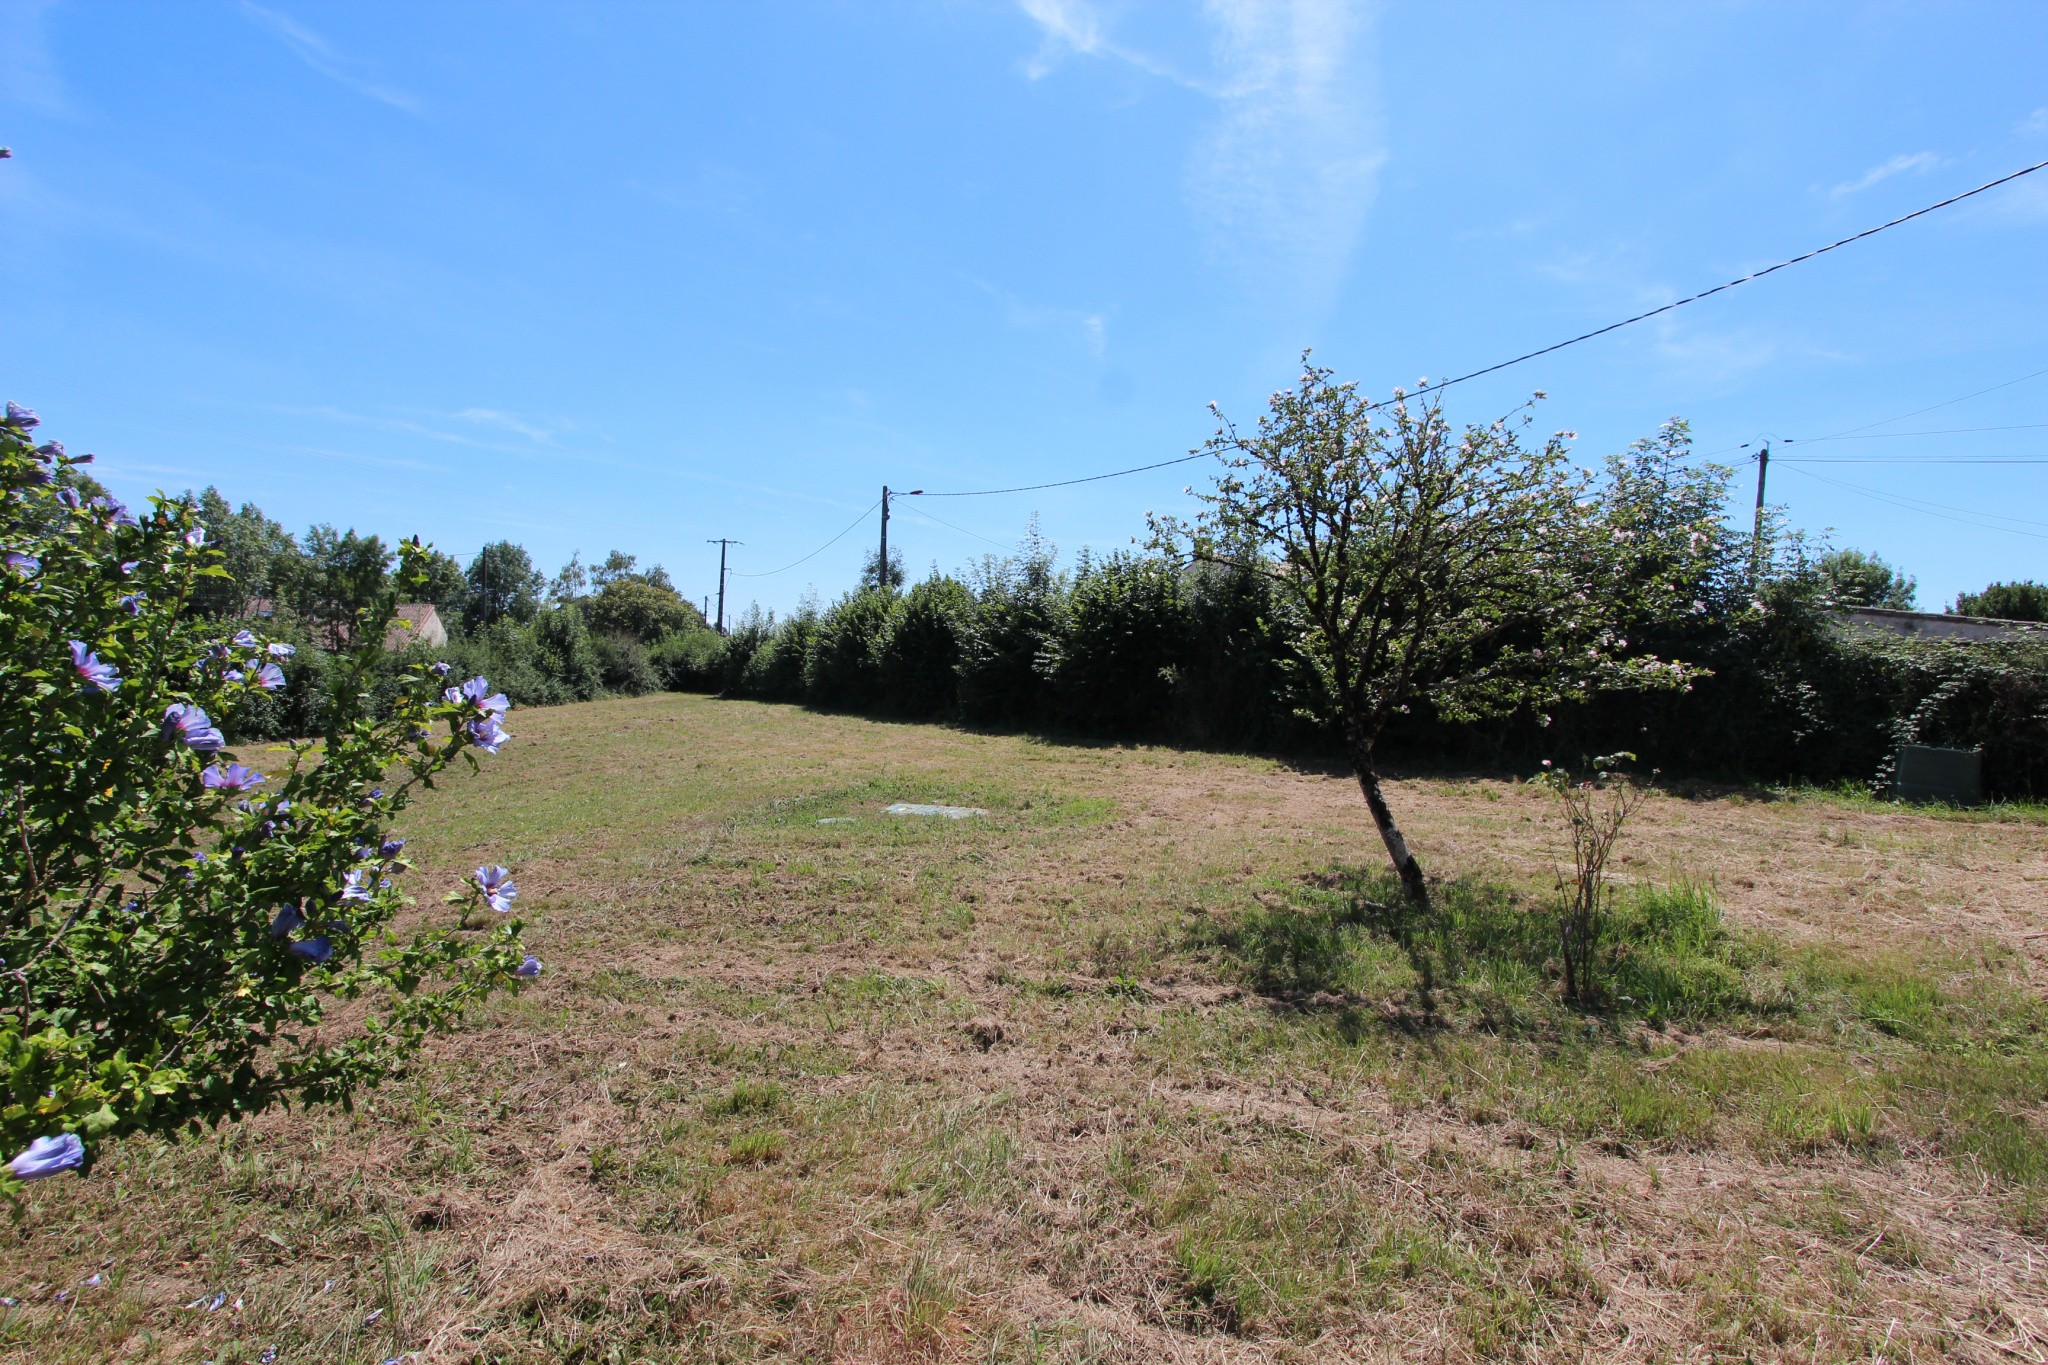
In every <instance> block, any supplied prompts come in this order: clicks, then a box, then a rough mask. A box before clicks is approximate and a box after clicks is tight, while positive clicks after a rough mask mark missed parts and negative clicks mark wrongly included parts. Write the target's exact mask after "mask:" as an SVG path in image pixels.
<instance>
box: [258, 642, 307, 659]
mask: <svg viewBox="0 0 2048 1365" xmlns="http://www.w3.org/2000/svg"><path fill="white" fill-rule="evenodd" d="M265 648H266V649H267V650H268V651H269V653H270V657H271V658H273V659H289V658H291V657H292V655H294V654H296V653H298V652H299V651H298V650H296V649H293V648H292V647H291V646H290V645H288V644H284V643H282V642H281V641H278V642H273V643H271V644H269V645H267V646H265Z"/></svg>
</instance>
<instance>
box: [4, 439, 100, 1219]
mask: <svg viewBox="0 0 2048 1365" xmlns="http://www.w3.org/2000/svg"><path fill="white" fill-rule="evenodd" d="M7 406H8V408H9V409H10V410H11V409H12V408H13V407H14V404H12V403H9V404H8V405H7ZM9 415H10V416H11V415H12V413H11V411H10V414H9ZM84 1161H85V1144H84V1143H83V1142H81V1141H80V1140H79V1137H78V1134H76V1133H55V1134H52V1135H51V1136H49V1137H39V1138H37V1139H36V1140H35V1141H34V1142H31V1143H30V1144H29V1145H28V1150H26V1151H24V1152H23V1153H21V1155H19V1156H17V1157H15V1158H14V1160H12V1161H10V1162H8V1163H7V1169H8V1170H10V1171H12V1172H13V1173H14V1178H15V1179H16V1180H19V1181H23V1182H24V1183H25V1182H27V1181H30V1180H45V1179H48V1178H49V1177H50V1176H53V1175H58V1174H60V1173H62V1172H64V1171H75V1170H77V1169H78V1168H79V1166H80V1165H81V1164H83V1163H84Z"/></svg>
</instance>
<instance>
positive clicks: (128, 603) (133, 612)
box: [121, 592, 149, 616]
mask: <svg viewBox="0 0 2048 1365" xmlns="http://www.w3.org/2000/svg"><path fill="white" fill-rule="evenodd" d="M147 596H149V594H148V593H145V592H130V593H123V594H122V595H121V610H122V611H125V612H127V613H128V614H129V615H130V616H140V615H142V599H143V598H145V597H147Z"/></svg>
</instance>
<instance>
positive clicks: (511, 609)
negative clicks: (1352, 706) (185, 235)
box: [69, 421, 2048, 794]
mask: <svg viewBox="0 0 2048 1365" xmlns="http://www.w3.org/2000/svg"><path fill="white" fill-rule="evenodd" d="M1690 450H1691V448H1690V436H1689V433H1688V431H1687V430H1686V427H1685V424H1684V423H1683V422H1678V421H1674V422H1673V423H1671V424H1669V425H1667V427H1666V428H1665V429H1664V430H1663V431H1662V432H1661V433H1660V434H1659V435H1658V436H1657V437H1655V438H1652V439H1650V440H1646V441H1643V442H1639V443H1637V445H1636V446H1635V447H1633V448H1632V449H1631V450H1630V451H1629V452H1627V453H1625V454H1624V455H1622V456H1618V457H1615V458H1614V459H1613V460H1610V461H1609V462H1608V466H1607V471H1606V475H1605V478H1604V481H1603V482H1602V484H1601V493H1600V496H1601V497H1602V498H1604V499H1606V500H1608V501H1609V502H1610V503H1611V504H1612V507H1613V509H1614V513H1615V515H1617V516H1622V517H1624V518H1626V517H1634V518H1636V519H1637V520H1638V521H1641V520H1643V519H1644V518H1651V517H1656V516H1661V517H1665V518H1667V519H1668V518H1670V517H1672V516H1683V517H1686V518H1690V519H1691V521H1690V522H1689V523H1688V524H1692V525H1696V526H1700V527H1705V528H1707V530H1706V535H1707V538H1708V541H1709V542H1710V543H1708V544H1705V545H1703V546H1700V547H1699V548H1698V551H1697V554H1696V556H1695V558H1696V563H1695V566H1694V568H1693V569H1691V570H1689V571H1688V572H1690V573H1692V575H1693V578H1692V586H1691V587H1690V588H1689V589H1688V592H1689V594H1690V599H1689V600H1690V601H1691V603H1692V608H1691V609H1689V610H1687V611H1685V612H1683V613H1681V614H1680V619H1666V620H1639V621H1637V622H1636V623H1635V625H1634V627H1633V628H1632V629H1631V631H1630V638H1631V639H1632V641H1633V645H1632V648H1633V650H1635V651H1640V652H1643V653H1645V654H1647V653H1650V652H1655V653H1657V654H1659V655H1661V656H1662V657H1664V658H1671V659H1685V660H1688V661H1690V662H1691V663H1694V664H1697V665H1698V666H1699V667H1700V668H1701V669H1702V670H1703V671H1704V676H1702V677H1701V678H1699V679H1698V680H1697V681H1696V682H1695V684H1694V685H1693V686H1692V687H1691V688H1690V689H1689V690H1686V691H1683V692H1672V693H1658V694H1630V693H1620V694H1611V695H1595V696H1588V697H1587V698H1585V699H1584V700H1583V701H1580V702H1576V703H1573V704H1569V705H1563V706H1558V707H1555V708H1550V709H1548V710H1547V711H1543V712H1538V711H1535V710H1528V709H1525V710H1523V711H1520V712H1517V713H1515V714H1512V715H1508V716H1505V717H1496V718H1492V719H1489V720H1487V721H1484V722H1462V723H1452V722H1449V721H1446V720H1444V719H1442V718H1441V717H1437V716H1434V715H1432V714H1429V709H1428V708H1427V707H1421V708H1416V709H1415V710H1414V711H1413V712H1412V713H1408V714H1403V715H1401V716H1399V717H1397V718H1396V719H1395V720H1394V721H1393V722H1392V723H1391V724H1390V726H1389V727H1388V733H1387V735H1386V739H1385V744H1384V747H1385V749H1386V751H1387V752H1388V753H1389V754H1391V755H1393V756H1395V757H1396V758H1397V759H1400V760H1406V761H1416V760H1423V759H1433V760H1439V761H1453V762H1467V763H1481V764H1503V763H1521V762H1526V761H1533V760H1534V758H1535V757H1541V756H1552V755H1557V756H1560V757H1570V758H1576V757H1578V756H1580V755H1584V754H1594V753H1607V752H1612V751H1615V750H1620V749H1627V750H1630V751H1632V752H1636V753H1638V754H1640V755H1641V756H1642V759H1643V761H1644V762H1645V763H1646V764H1656V765H1658V766H1662V767H1664V768H1665V769H1667V770H1670V771H1674V772H1686V773H1694V774H1700V775H1716V776H1729V777H1754V778H1765V779H1773V780H1776V779H1788V778H1791V779H1808V780H1816V781H1837V780H1843V779H1852V780H1858V781H1870V782H1872V783H1881V782H1882V781H1883V779H1884V777H1885V776H1886V773H1887V771H1888V769H1887V762H1888V755H1890V754H1891V753H1892V752H1893V751H1894V750H1895V748H1896V745H1897V743H1899V742H1900V741H1901V740H1904V739H1917V740H1924V741H1927V742H1936V743H1955V744H1982V745H1983V746H1984V747H1985V748H1986V752H1987V767H1986V780H1987V784H1988V786H1989V787H1990V789H1991V790H1993V791H1996V792H2002V793H2006V794H2023V793H2041V792H2048V645H2043V644H2041V643H2040V642H2032V643H2029V642H2021V643H2018V644H2015V645H2011V646H1985V645H1981V644H1978V645H1970V646H1954V645H1938V644H1931V643H1928V642H1920V641H1902V640H1898V639H1891V638H1877V637H1873V636H1864V635H1857V636H1851V635H1845V634H1844V633H1843V632H1841V631H1840V630H1838V629H1836V628H1835V627H1834V624H1833V622H1832V618H1831V613H1832V611H1833V610H1835V609H1837V608H1841V607H1847V606H1884V607H1894V608H1910V607H1911V606H1912V605H1913V601H1914V595H1915V585H1914V583H1913V580H1912V579H1911V578H1910V577H1908V576H1906V575H1905V574H1904V573H1902V572H1901V571H1899V570H1898V569H1896V568H1894V567H1893V566H1892V565H1890V564H1888V563H1886V562H1885V561H1884V560H1883V559H1882V558H1880V557H1879V556H1877V555H1875V554H1869V553H1865V552H1861V551H1857V550H1849V549H1831V548H1828V547H1825V546H1817V545H1813V544H1810V543H1809V542H1808V541H1807V539H1806V538H1805V537H1803V536H1801V535H1800V534H1798V533H1796V532H1793V531H1790V530H1788V529H1787V528H1786V527H1785V526H1784V525H1783V524H1782V522H1781V521H1779V520H1777V519H1775V518H1769V519H1767V523H1768V524H1767V529H1766V533H1765V541H1764V543H1763V544H1762V545H1758V544H1757V543H1756V542H1755V540H1754V539H1753V538H1752V537H1751V536H1750V535H1749V533H1748V532H1747V531H1746V530H1738V529H1736V527H1737V525H1738V522H1737V520H1736V519H1735V518H1734V517H1733V516H1732V515H1731V512H1732V511H1733V506H1732V503H1733V499H1732V497H1731V492H1732V489H1731V481H1732V476H1733V471H1732V470H1729V469H1727V468H1725V467H1720V466H1714V465H1701V466H1698V467H1694V466H1693V465H1692V464H1691V462H1690V458H1689V457H1690ZM69 477H70V478H71V479H72V480H73V481H74V482H76V483H78V484H79V485H80V493H81V495H82V496H94V495H97V494H99V493H102V492H104V490H102V489H99V488H98V486H97V485H96V484H92V481H91V478H90V476H89V475H87V474H84V473H83V471H77V472H75V473H72V474H71V475H70V476H69ZM87 485H90V486H87ZM188 497H189V498H190V499H191V501H192V502H193V504H194V505H195V508H196V510H197V512H198V514H199V517H200V520H201V521H202V523H203V524H204V525H205V526H206V528H207V534H208V537H209V541H210V542H211V543H212V544H214V545H216V546H218V547H219V548H220V550H221V551H222V553H223V561H222V562H223V565H224V568H225V573H224V574H223V575H222V576H221V577H218V578H214V579H211V580H209V581H207V582H206V583H204V584H203V585H201V587H200V590H199V591H198V592H197V593H195V596H194V599H193V607H194V609H195V610H196V611H197V612H198V613H199V614H201V615H203V616H205V617H207V618H211V619H215V620H227V619H236V618H244V617H249V616H252V615H257V614H260V615H262V616H264V618H265V619H266V620H267V622H268V623H269V625H270V627H271V629H272V631H273V633H276V634H278V635H279V636H280V637H281V638H286V639H291V640H293V641H296V642H298V643H299V644H301V645H302V648H301V650H300V652H299V653H298V654H297V655H295V656H294V657H293V659H292V660H291V661H290V663H289V669H290V671H291V672H292V674H293V675H294V677H293V681H294V684H295V685H294V686H293V687H291V688H289V689H284V690H283V691H282V692H281V693H280V694H279V696H278V697H277V698H275V699H272V698H265V699H262V701H261V703H260V704H258V705H255V706H253V707H251V708H250V711H249V713H248V714H247V715H246V716H245V717H244V719H243V721H242V726H243V729H244V732H245V733H244V734H243V736H242V737H243V738H249V739H255V738H281V737H285V736H290V735H304V734H310V733H312V732H313V730H314V727H315V726H316V723H317V722H316V719H315V717H316V716H317V713H318V708H317V705H316V704H315V702H314V700H313V699H314V698H317V697H318V696H319V695H320V694H321V689H322V676H323V671H324V670H325V669H326V668H327V667H328V660H329V658H330V657H331V656H332V655H333V654H334V653H336V652H337V651H339V650H342V649H344V648H346V647H347V646H348V644H349V643H350V642H349V641H348V640H347V638H346V633H347V630H348V628H349V623H351V622H352V621H354V620H355V618H356V613H357V612H358V611H359V610H360V609H361V607H362V606H363V605H365V604H366V603H368V602H371V601H374V600H375V598H376V596H377V595H378V594H379V593H380V592H382V591H383V590H384V588H385V587H386V585H387V583H388V581H389V574H390V572H391V566H392V563H393V561H394V553H393V549H392V547H391V546H388V545H387V544H386V543H385V542H384V541H383V540H382V539H381V538H380V537H378V536H376V535H374V534H363V533H361V532H358V531H357V530H355V529H353V528H350V529H348V530H337V529H336V528H334V527H332V526H329V525H316V526H314V527H311V528H310V529H309V530H308V531H307V532H306V533H305V534H304V535H303V536H294V535H293V534H291V533H290V532H288V531H287V530H285V528H284V527H283V526H282V525H280V524H279V523H278V522H276V521H274V520H273V519H271V518H269V517H267V516H266V515H265V514H264V513H263V512H262V510H261V509H260V508H258V507H256V506H254V505H253V504H249V503H244V504H243V505H242V506H240V507H239V508H236V507H234V506H233V505H232V504H230V502H229V501H228V499H227V498H226V497H225V496H223V495H222V494H221V493H220V491H219V490H218V489H216V488H212V487H209V488H206V489H204V490H202V491H201V492H199V493H197V494H192V495H188ZM1618 524H1619V523H1618ZM425 562H426V565H427V570H428V572H427V586H426V588H425V591H424V593H423V594H422V596H423V600H425V601H428V602H431V603H432V604H433V605H434V607H435V608H436V609H437V611H438V612H439V614H440V616H441V619H442V620H443V622H444V624H445V625H446V627H447V629H448V631H449V636H450V639H449V642H448V644H447V645H445V646H443V647H441V648H439V649H436V650H435V651H434V653H435V655H436V656H437V657H438V658H445V659H447V660H448V661H450V662H451V663H452V664H454V665H455V667H456V668H457V669H459V670H461V671H462V672H464V673H465V675H467V674H475V673H484V674H487V675H488V676H490V677H491V678H493V679H494V680H496V681H497V682H498V684H499V685H500V686H502V687H503V688H504V689H505V691H506V692H507V694H508V695H509V696H510V697H511V698H512V699H513V700H514V701H515V702H518V703H519V704H521V705H526V706H534V705H552V704H558V703H563V702H571V701H584V700H593V699H596V698H600V697H605V696H631V695H639V694H642V693H646V692H650V691H655V690H660V689H672V690H691V691H701V692H713V693H718V694H721V695H726V696H732V697H748V698H756V699H763V700H774V701H788V702H801V703H804V704H808V705H812V706H817V707H823V708H830V709H839V710H851V711H859V712H866V713H873V714H878V715H888V716H896V717H902V718H906V719H922V720H942V721H954V722H960V723H966V724H971V725H978V726H995V727H1026V728H1036V729H1045V730H1053V731H1059V732H1063V733H1070V734H1076V735H1087V736H1093V737H1100V738H1106V739H1118V740H1133V741H1168V742H1181V743H1193V744H1202V745H1214V746H1226V747H1233V748H1251V749H1263V750H1296V751H1301V750H1314V751H1326V752H1327V751H1332V750H1333V749H1334V748H1335V747H1336V745H1337V728H1336V717H1335V716H1334V715H1332V714H1331V713H1330V710H1329V707H1328V706H1327V704H1326V701H1325V699H1320V698H1318V696H1317V695H1316V688H1315V687H1314V686H1313V685H1312V683H1311V679H1310V678H1309V676H1308V674H1307V672H1306V671H1305V668H1304V660H1303V658H1302V656H1301V653H1300V651H1299V649H1297V648H1295V647H1294V646H1293V645H1292V644H1291V643H1290V642H1291V641H1296V640H1298V639H1299V638H1300V633H1301V623H1300V622H1299V621H1295V620H1291V619H1290V616H1289V608H1288V606H1287V604H1286V602H1285V601H1283V600H1282V598H1283V597H1284V594H1276V593H1275V592H1274V591H1273V584H1272V582H1271V581H1270V579H1266V578H1262V576H1261V575H1260V574H1259V573H1256V572H1250V571H1247V570H1246V569H1244V568H1243V567H1237V568H1233V567H1231V566H1230V565H1228V564H1226V563H1222V562H1216V561H1210V562H1197V561H1195V560H1190V559H1188V558H1187V557H1186V556H1185V555H1184V554H1182V555H1176V554H1172V553H1169V552H1168V551H1167V548H1166V547H1164V546H1163V545H1160V544H1156V543H1155V544H1154V545H1152V546H1151V547H1150V548H1146V549H1133V550H1131V551H1124V552H1118V553H1114V554H1110V555H1106V556H1097V555H1090V554H1087V553H1085V552H1084V553H1083V554H1082V555H1081V556H1080V557H1079V558H1078V559H1077V560H1076V561H1075V562H1074V563H1073V564H1072V565H1071V567H1066V568H1063V567H1062V566H1061V564H1060V560H1059V556H1058V553H1057V551H1056V549H1055V547H1054V546H1052V544H1051V543H1050V542H1049V541H1047V540H1046V539H1045V538H1044V537H1043V536H1042V535H1041V534H1040V533H1039V532H1038V529H1037V524H1036V521H1035V519H1034V521H1033V523H1032V529H1031V531H1030V532H1029V533H1028V534H1027V536H1026V538H1025V540H1024V542H1023V543H1022V544H1021V545H1020V547H1019V549H1018V551H1017V552H1016V553H1015V554H1012V555H1008V556H999V555H989V556H984V557H982V558H981V559H980V560H979V561H976V562H974V563H972V564H970V565H968V566H967V567H966V568H965V569H964V570H963V571H961V572H959V573H957V574H947V573H942V572H940V571H939V569H938V568H937V566H936V565H935V566H934V567H933V569H932V571H931V573H930V574H929V575H928V576H927V577H926V578H925V580H924V581H922V582H919V583H916V584H906V578H905V575H904V573H903V569H902V563H901V559H900V555H899V556H892V562H891V563H890V564H888V565H886V566H884V565H881V564H879V563H877V562H876V558H875V556H874V555H872V554H870V556H869V557H868V561H867V563H866V564H865V565H864V568H863V572H862V575H861V578H860V581H859V582H858V584H857V585H856V586H855V587H854V588H853V589H852V590H850V591H848V592H847V593H845V594H844V595H842V596H841V597H840V598H838V599H837V600H835V601H832V602H831V603H829V604H826V603H823V602H821V601H819V600H817V599H815V598H808V599H806V600H805V601H804V602H803V603H802V604H801V605H800V606H799V607H798V608H797V609H796V610H795V611H793V612H791V613H788V614H786V615H783V616H781V617H777V616H776V615H775V614H773V613H770V612H765V611H763V610H761V608H760V607H759V606H758V605H756V606H752V607H749V608H748V609H746V610H744V611H742V612H741V613H739V615H738V617H737V619H736V620H735V621H734V622H733V624H732V626H731V628H730V629H729V631H728V632H727V633H726V634H724V635H720V634H719V633H717V632H716V631H714V630H713V629H712V628H711V627H710V625H709V624H708V623H707V622H706V621H705V619H704V615H703V613H702V612H700V611H699V610H698V608H697V607H696V605H695V604H693V603H691V602H689V601H688V600H686V599H685V598H683V597H682V595H681V594H680V593H679V592H678V591H677V590H676V588H675V586H674V584H673V582H672V581H671V579H670V577H669V575H668V573H667V572H666V571H665V570H664V569H663V568H662V567H661V566H660V565H658V564H656V565H652V566H649V567H646V568H642V567H641V566H640V564H639V562H638V560H637V559H636V558H635V557H634V556H632V555H630V554H627V553H625V552H623V551H618V550H614V551H612V552H610V553H609V554H608V555H607V556H606V557H605V558H604V559H603V560H602V561H600V562H598V563H595V564H589V565H586V564H585V563H583V561H582V559H581V556H580V554H578V555H575V556H572V557H571V559H570V561H569V563H567V564H566V565H564V566H562V568H561V569H560V570H559V571H558V572H557V573H556V574H555V575H553V577H552V578H550V577H547V576H545V575H543V574H542V573H541V572H540V570H539V569H538V568H537V567H536V566H535V565H534V563H533V561H532V557H531V556H530V555H529V553H528V552H527V551H526V550H525V549H524V548H523V547H522V546H520V545H518V544H517V543H515V542H512V541H510V540H499V541H494V542H492V543H490V544H487V545H485V546H484V547H483V548H482V549H481V550H480V551H478V552H477V553H476V554H475V555H474V556H472V557H471V558H470V560H469V562H468V563H466V564H464V563H462V562H460V561H458V560H457V559H455V558H454V557H452V556H449V555H446V554H442V553H439V552H429V553H428V555H427V556H426V561H425ZM1948 610H1951V611H1956V612H1961V613H1963V614H1968V615H1976V616H1996V617H2003V618H2006V619H2013V620H2038V621H2048V587H2044V586H2042V585H2040V584H2036V583H2033V582H2031V581H2021V582H2014V583H1994V584H1991V585H1989V586H1987V587H1986V589H1985V590H1984V591H1983V592H1981V593H1965V594H1962V595H1960V596H1959V598H1958V599H1957V601H1956V602H1955V603H1954V605H1953V606H1951V607H1949V608H1948ZM416 648H423V647H416ZM397 662H399V660H397V659H395V660H394V663H397Z"/></svg>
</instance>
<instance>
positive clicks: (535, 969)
mask: <svg viewBox="0 0 2048 1365" xmlns="http://www.w3.org/2000/svg"><path fill="white" fill-rule="evenodd" d="M512 975H514V976H523V977H526V978H527V979H528V980H531V979H532V978H534V977H536V976H539V975H540V959H539V958H537V957H535V956H534V955H533V954H532V953H528V954H527V955H526V961H524V962H522V963H520V964H519V965H518V966H517V967H514V968H513V969H512Z"/></svg>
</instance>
